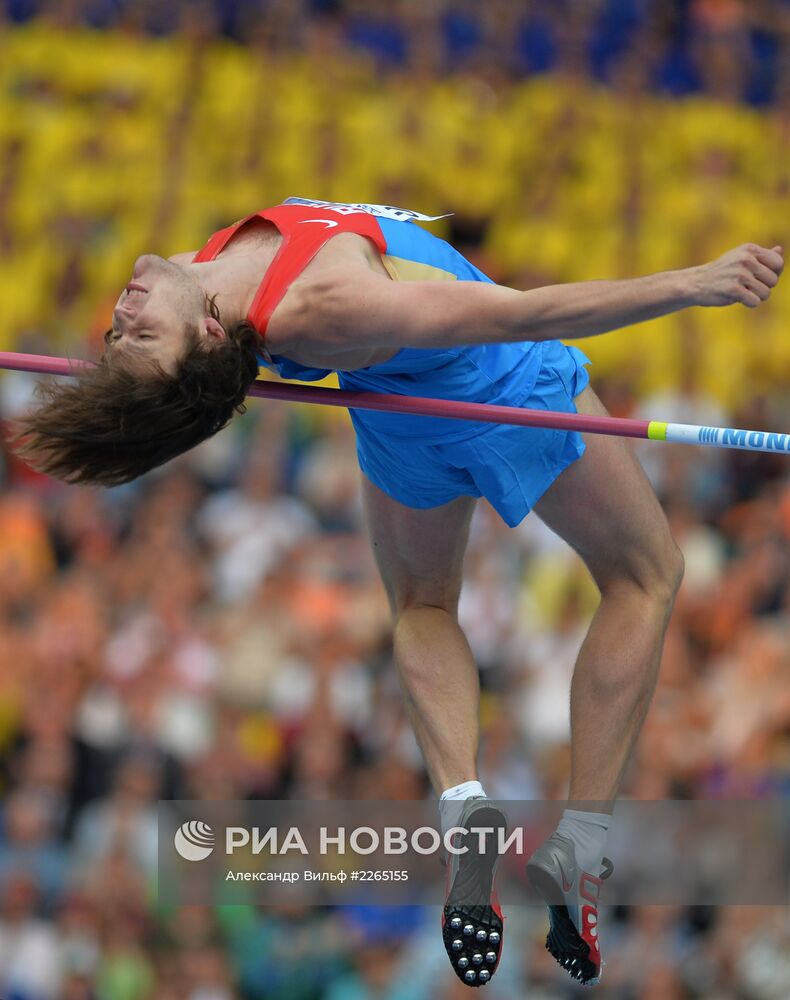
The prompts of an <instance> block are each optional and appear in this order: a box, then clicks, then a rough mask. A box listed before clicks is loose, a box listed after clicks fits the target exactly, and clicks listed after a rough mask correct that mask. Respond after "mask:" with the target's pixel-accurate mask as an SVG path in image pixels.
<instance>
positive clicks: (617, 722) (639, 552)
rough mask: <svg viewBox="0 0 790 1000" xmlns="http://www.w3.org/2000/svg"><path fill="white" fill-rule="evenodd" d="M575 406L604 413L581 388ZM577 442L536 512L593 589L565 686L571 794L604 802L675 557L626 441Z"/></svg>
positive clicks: (639, 695)
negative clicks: (572, 458)
mask: <svg viewBox="0 0 790 1000" xmlns="http://www.w3.org/2000/svg"><path fill="white" fill-rule="evenodd" d="M576 407H577V409H578V411H579V412H580V413H591V414H605V413H606V409H605V407H604V406H603V404H602V403H601V401H600V400H599V399H598V397H597V396H596V395H595V393H594V392H593V390H592V389H591V388H589V387H588V388H587V389H585V390H584V392H582V393H581V394H580V395H579V396H578V397H577V399H576ZM585 443H586V445H587V450H586V451H585V453H584V455H583V456H582V457H581V458H580V459H579V460H578V461H577V462H574V463H573V465H571V466H569V467H568V468H567V469H566V470H565V471H564V472H563V473H562V474H561V475H560V476H559V478H558V479H557V480H555V482H554V483H553V484H552V485H551V487H550V488H549V489H548V490H547V492H546V493H545V494H544V495H543V497H542V498H541V499H540V501H539V502H538V504H537V505H536V506H535V511H536V513H537V514H538V515H539V516H540V517H541V518H542V520H543V521H544V522H545V523H546V524H547V525H548V526H549V527H550V528H552V529H553V530H554V531H556V532H557V534H558V535H560V537H562V538H563V539H564V540H565V541H566V542H568V544H570V545H572V546H573V548H574V549H576V551H577V552H578V553H579V555H580V556H581V557H582V559H583V560H584V562H585V563H586V565H587V568H588V569H589V571H590V573H591V574H592V577H593V579H594V580H595V582H596V584H597V585H598V588H599V590H600V592H601V602H600V605H599V607H598V609H597V611H596V614H595V617H594V618H593V621H592V623H591V625H590V629H589V631H588V633H587V637H586V638H585V640H584V643H583V644H582V648H581V650H580V652H579V657H578V660H577V662H576V669H575V671H574V674H573V682H572V685H571V730H572V739H571V781H570V798H571V799H573V800H577V801H581V800H594V801H597V802H606V803H611V801H612V800H613V799H614V797H615V796H616V794H617V790H618V788H619V785H620V781H621V779H622V775H623V771H624V769H625V766H626V763H627V761H628V757H629V754H630V752H631V750H632V748H633V745H634V743H635V741H636V738H637V736H638V734H639V730H640V728H641V726H642V722H643V721H644V717H645V714H646V712H647V708H648V705H649V703H650V699H651V697H652V694H653V689H654V687H655V683H656V679H657V676H658V668H659V663H660V659H661V651H662V648H663V643H664V634H665V632H666V628H667V624H668V621H669V616H670V613H671V611H672V605H673V602H674V598H675V593H676V591H677V588H678V586H679V584H680V580H681V577H682V573H683V558H682V556H681V554H680V551H679V549H678V547H677V545H676V544H675V542H674V541H673V539H672V536H671V535H670V531H669V526H668V524H667V521H666V518H665V516H664V512H663V511H662V509H661V505H660V504H659V502H658V499H657V498H656V495H655V493H654V492H653V489H652V487H651V485H650V483H649V481H648V479H647V477H646V476H645V474H644V472H643V470H642V467H641V466H640V465H639V463H638V461H637V460H636V457H635V455H634V452H633V448H632V445H631V443H630V442H629V441H627V440H625V439H623V438H615V437H608V436H603V435H597V434H587V435H585Z"/></svg>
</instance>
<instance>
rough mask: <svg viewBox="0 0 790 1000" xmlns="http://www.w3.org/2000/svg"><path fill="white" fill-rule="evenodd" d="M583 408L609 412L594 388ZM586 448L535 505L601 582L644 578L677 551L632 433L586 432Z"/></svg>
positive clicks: (583, 398) (581, 400)
mask: <svg viewBox="0 0 790 1000" xmlns="http://www.w3.org/2000/svg"><path fill="white" fill-rule="evenodd" d="M575 403H576V409H577V410H578V412H579V413H589V414H595V415H601V414H606V413H607V410H606V407H605V406H604V405H603V403H602V402H601V401H600V399H599V398H598V396H597V395H596V394H595V392H594V391H593V389H592V388H591V387H589V386H588V387H587V388H586V389H585V390H584V391H583V392H581V393H580V394H579V395H578V396H577V397H576V400H575ZM584 441H585V444H586V446H587V447H586V450H585V452H584V454H583V455H582V457H581V458H580V459H578V460H577V461H575V462H574V463H573V464H572V465H569V466H568V468H567V469H565V470H564V471H563V472H562V473H560V475H559V477H558V478H557V479H556V480H555V481H554V482H553V483H552V485H551V486H550V487H549V489H548V490H547V491H546V492H545V493H544V494H543V496H542V497H541V498H540V500H539V501H538V503H536V504H535V507H534V510H535V512H536V513H537V514H538V516H539V517H540V518H541V520H543V521H544V522H545V523H546V524H547V525H548V526H549V527H550V528H551V529H552V530H554V531H556V533H557V534H558V535H560V537H561V538H563V539H564V540H565V541H566V542H568V544H569V545H571V546H572V547H573V548H574V549H576V551H577V552H578V553H579V555H581V557H582V558H583V559H584V561H585V562H586V564H587V566H588V568H589V569H590V572H591V573H592V575H593V577H594V578H595V579H596V581H597V582H598V583H599V584H602V583H605V582H606V581H607V580H609V579H611V578H612V577H613V576H614V575H622V574H623V573H626V574H628V575H629V576H631V577H633V578H635V579H637V580H638V581H641V580H643V579H644V580H650V579H652V578H654V576H655V570H656V567H657V566H661V565H663V564H665V563H666V561H667V553H669V552H673V551H674V543H673V541H672V538H671V535H670V532H669V526H668V524H667V520H666V517H665V515H664V512H663V510H662V508H661V504H660V503H659V501H658V498H657V497H656V495H655V492H654V491H653V487H652V486H651V484H650V481H649V480H648V478H647V476H646V475H645V472H644V470H643V469H642V466H641V465H640V464H639V462H638V461H637V458H636V455H635V453H634V449H633V445H632V444H631V442H630V441H629V440H628V439H626V438H618V437H610V436H609V435H603V434H585V435H584Z"/></svg>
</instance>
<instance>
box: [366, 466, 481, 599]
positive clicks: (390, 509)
mask: <svg viewBox="0 0 790 1000" xmlns="http://www.w3.org/2000/svg"><path fill="white" fill-rule="evenodd" d="M362 497H363V501H364V505H365V514H366V519H367V524H368V532H369V534H370V542H371V545H372V546H373V553H374V555H375V557H376V562H377V564H378V567H379V572H380V573H381V577H382V580H383V581H384V586H385V588H386V590H387V594H388V595H389V599H390V604H391V605H392V607H393V610H394V611H396V612H397V611H399V610H402V609H403V608H404V607H408V606H409V605H413V604H429V605H432V606H435V607H441V608H445V609H446V610H448V611H452V612H454V611H455V609H456V606H457V604H458V597H459V594H460V592H461V580H462V573H463V561H464V552H465V551H466V542H467V539H468V537H469V522H470V520H471V517H472V511H473V510H474V505H475V500H474V498H473V497H458V498H457V499H455V500H452V501H451V502H450V503H446V504H442V506H441V507H431V508H428V509H426V510H418V509H415V508H413V507H406V506H404V505H403V504H402V503H398V501H397V500H393V499H392V497H390V496H388V495H387V494H386V493H384V492H383V490H380V489H379V488H378V487H377V486H374V485H373V483H371V481H370V480H369V479H368V478H367V477H366V476H365V475H363V476H362Z"/></svg>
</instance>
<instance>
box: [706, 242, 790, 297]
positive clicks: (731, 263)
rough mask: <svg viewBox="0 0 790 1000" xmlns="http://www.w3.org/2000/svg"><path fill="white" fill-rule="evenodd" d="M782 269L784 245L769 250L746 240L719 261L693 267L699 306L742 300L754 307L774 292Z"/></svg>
mask: <svg viewBox="0 0 790 1000" xmlns="http://www.w3.org/2000/svg"><path fill="white" fill-rule="evenodd" d="M783 268H784V251H783V250H782V248H781V247H779V246H777V247H773V248H772V249H771V250H767V249H766V248H765V247H761V246H758V245H757V244H756V243H744V244H743V246H740V247H736V248H735V249H734V250H730V251H728V252H727V253H725V254H724V255H723V256H721V257H719V259H718V260H714V261H711V262H710V264H703V265H702V267H698V268H694V271H695V272H696V274H695V279H696V282H695V283H696V296H695V297H696V300H697V305H700V306H731V305H733V303H735V302H741V303H743V305H745V306H748V307H749V308H750V309H754V308H756V307H757V306H759V305H760V303H761V302H765V301H766V299H767V298H768V296H769V295H770V294H771V289H772V288H773V287H774V285H776V283H777V281H778V280H779V275H780V274H781V273H782V269H783Z"/></svg>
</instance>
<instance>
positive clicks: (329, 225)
mask: <svg viewBox="0 0 790 1000" xmlns="http://www.w3.org/2000/svg"><path fill="white" fill-rule="evenodd" d="M305 222H322V223H323V224H324V225H325V226H326V228H327V229H334V227H335V226H336V225H338V223H337V222H333V221H332V219H302V220H301V222H300V223H299V225H300V226H303V225H304V224H305Z"/></svg>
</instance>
